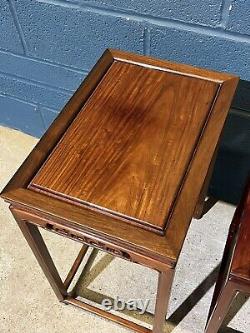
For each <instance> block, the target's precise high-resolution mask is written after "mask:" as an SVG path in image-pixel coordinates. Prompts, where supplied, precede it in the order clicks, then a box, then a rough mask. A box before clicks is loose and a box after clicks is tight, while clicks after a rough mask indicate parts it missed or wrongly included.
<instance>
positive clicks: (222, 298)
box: [206, 178, 250, 333]
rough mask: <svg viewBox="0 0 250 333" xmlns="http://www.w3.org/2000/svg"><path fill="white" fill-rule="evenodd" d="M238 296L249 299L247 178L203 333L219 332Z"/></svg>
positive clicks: (249, 194) (249, 189)
mask: <svg viewBox="0 0 250 333" xmlns="http://www.w3.org/2000/svg"><path fill="white" fill-rule="evenodd" d="M238 292H242V293H246V294H249V295H250V178H249V180H248V184H247V186H246V189H245V192H244V195H243V196H242V199H241V202H240V204H239V206H238V207H237V209H236V211H235V214H234V218H233V221H232V223H231V226H230V229H229V234H228V239H227V243H226V246H225V250H224V255H223V258H222V263H221V268H220V273H219V277H218V280H217V283H216V286H215V290H214V295H213V299H212V303H211V308H210V312H209V316H208V322H207V326H206V333H216V332H217V331H218V330H219V328H220V326H221V324H222V321H223V319H224V318H225V316H226V314H227V312H228V310H229V307H230V304H231V302H232V301H233V299H234V297H235V296H236V294H237V293H238Z"/></svg>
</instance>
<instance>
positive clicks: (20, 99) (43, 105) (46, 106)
mask: <svg viewBox="0 0 250 333" xmlns="http://www.w3.org/2000/svg"><path fill="white" fill-rule="evenodd" d="M0 96H2V97H8V98H10V99H14V100H16V101H18V102H22V103H26V104H28V105H31V106H34V107H36V106H37V104H39V105H40V106H41V107H43V108H46V109H49V110H51V111H52V112H55V113H59V112H60V111H61V109H62V107H61V108H60V110H59V111H58V110H56V109H54V108H53V107H51V106H48V105H45V104H43V103H36V102H30V101H28V100H26V99H24V98H20V97H16V96H13V95H11V94H8V93H4V92H0Z"/></svg>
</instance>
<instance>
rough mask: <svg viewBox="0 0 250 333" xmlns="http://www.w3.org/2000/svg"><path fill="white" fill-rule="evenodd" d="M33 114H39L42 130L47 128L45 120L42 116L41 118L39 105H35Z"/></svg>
mask: <svg viewBox="0 0 250 333" xmlns="http://www.w3.org/2000/svg"><path fill="white" fill-rule="evenodd" d="M35 112H37V113H38V114H39V116H40V119H41V121H42V124H43V129H44V130H45V129H46V127H47V126H46V121H45V119H44V116H43V113H42V111H41V109H40V105H39V104H37V105H36V107H35Z"/></svg>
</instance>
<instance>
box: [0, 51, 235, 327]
mask: <svg viewBox="0 0 250 333" xmlns="http://www.w3.org/2000/svg"><path fill="white" fill-rule="evenodd" d="M237 82H238V78H236V77H234V76H232V75H229V74H223V73H216V72H211V71H208V70H204V69H198V68H195V67H191V66H187V65H181V64H174V63H171V62H166V61H162V60H156V59H152V58H149V57H144V56H139V55H134V54H129V53H125V52H121V51H116V50H107V51H106V52H105V53H104V54H103V56H102V57H101V58H100V60H99V61H98V63H97V64H96V65H95V67H94V68H93V70H92V71H91V73H90V74H89V75H88V77H87V78H86V79H85V81H84V82H83V83H82V84H81V86H80V87H79V89H78V90H77V91H76V93H75V94H74V95H73V97H72V98H71V100H70V101H69V102H68V104H67V105H66V106H65V108H64V109H63V111H62V112H61V113H60V114H59V116H58V117H57V119H56V120H55V121H54V122H53V124H52V125H51V126H50V128H49V129H48V131H47V132H46V133H45V135H44V136H43V137H42V139H41V140H40V142H39V143H38V144H37V146H36V147H35V148H34V150H33V151H32V152H31V154H30V155H29V156H28V158H27V159H26V160H25V162H24V163H23V165H22V166H21V167H20V169H19V170H18V171H17V173H16V174H15V175H14V177H13V178H12V179H11V181H10V182H9V184H8V185H7V186H6V188H5V189H4V190H3V192H2V194H1V196H2V197H3V198H4V199H5V200H6V201H7V202H9V203H10V204H11V205H10V209H11V211H12V213H13V215H14V217H15V219H16V221H17V223H18V225H19V227H20V229H21V231H22V232H23V235H24V236H25V238H26V240H27V241H28V243H29V245H30V247H31V249H32V251H33V252H34V254H35V256H36V258H37V260H38V262H39V264H40V265H41V267H42V269H43V271H44V273H45V275H46V277H47V278H48V280H49V282H50V284H51V286H52V288H53V289H54V291H55V293H56V295H57V297H58V299H59V300H60V301H63V302H65V303H67V304H69V303H70V304H74V305H76V306H79V307H81V308H83V309H87V310H89V311H91V312H94V313H96V314H98V315H101V316H104V317H106V318H109V319H111V320H114V321H116V322H119V323H121V324H122V325H124V326H126V327H130V328H132V329H134V330H135V331H137V332H150V330H148V329H146V328H143V327H141V326H139V325H137V324H134V323H132V322H130V321H128V320H125V319H122V318H120V317H118V316H116V315H113V314H111V313H108V312H105V311H103V310H100V309H98V308H96V307H94V306H90V305H88V304H85V303H83V302H80V301H79V300H77V299H76V298H75V297H74V295H71V294H69V292H68V287H69V284H70V282H71V281H72V279H73V277H74V275H75V273H76V271H77V269H78V266H79V263H80V262H81V260H82V259H83V257H84V254H85V253H86V249H87V247H88V246H91V247H95V248H97V249H101V250H103V251H106V252H109V253H111V254H113V255H114V256H118V257H121V258H123V259H126V260H129V261H132V262H135V263H138V264H141V265H145V266H147V267H150V268H152V269H155V270H157V271H158V272H159V285H158V293H157V302H156V308H155V320H154V325H153V332H154V333H160V332H162V326H163V323H164V320H165V317H166V311H167V305H168V300H169V295H170V289H171V285H172V280H173V277H174V272H175V266H176V263H177V261H178V257H179V254H180V251H181V248H182V245H183V242H184V239H185V236H186V234H187V231H188V227H189V224H190V221H191V219H192V216H194V215H200V210H201V209H200V208H201V206H202V201H203V199H204V193H205V188H206V186H207V183H208V178H209V174H211V168H212V164H213V162H212V160H213V156H214V153H215V150H216V146H217V143H218V140H219V137H220V133H221V130H222V128H223V124H224V121H225V119H226V116H227V112H228V109H229V107H230V104H231V100H232V97H233V94H234V91H235V88H236V86H237ZM38 227H42V228H44V229H46V230H48V231H52V232H55V233H57V234H59V235H62V236H64V237H68V238H71V239H73V240H75V241H78V242H81V243H83V244H84V245H83V248H82V250H81V252H80V253H79V256H78V257H77V259H76V261H75V263H74V264H73V267H72V269H71V270H70V273H69V275H68V277H67V279H66V281H65V282H62V280H61V278H60V276H59V274H58V272H57V270H56V267H55V265H54V263H53V261H52V258H51V256H50V254H49V252H48V249H47V247H46V245H45V243H44V241H43V239H42V237H41V234H40V232H39V229H38Z"/></svg>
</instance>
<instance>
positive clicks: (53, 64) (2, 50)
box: [0, 48, 89, 75]
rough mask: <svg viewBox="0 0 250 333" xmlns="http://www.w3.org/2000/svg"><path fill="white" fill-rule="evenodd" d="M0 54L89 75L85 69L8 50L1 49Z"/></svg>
mask: <svg viewBox="0 0 250 333" xmlns="http://www.w3.org/2000/svg"><path fill="white" fill-rule="evenodd" d="M0 53H4V54H10V55H12V56H14V57H18V58H22V59H27V60H32V61H34V62H38V63H41V64H44V65H50V66H54V67H58V68H64V69H67V70H70V71H72V72H76V73H79V74H83V75H87V74H88V73H89V70H87V69H82V70H81V69H78V68H76V67H73V66H69V65H65V64H60V63H56V62H53V61H50V60H43V59H39V58H36V57H33V56H31V55H23V54H18V53H14V52H11V51H9V50H4V49H1V48H0Z"/></svg>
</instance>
